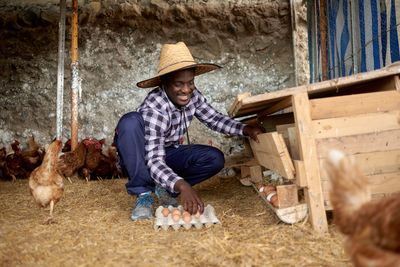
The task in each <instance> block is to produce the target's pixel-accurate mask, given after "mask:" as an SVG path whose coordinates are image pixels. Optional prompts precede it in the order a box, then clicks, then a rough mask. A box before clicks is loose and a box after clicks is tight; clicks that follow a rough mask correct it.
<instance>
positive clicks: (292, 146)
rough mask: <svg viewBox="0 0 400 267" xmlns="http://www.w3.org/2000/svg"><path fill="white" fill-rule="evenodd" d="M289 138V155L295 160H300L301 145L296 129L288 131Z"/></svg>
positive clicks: (292, 128)
mask: <svg viewBox="0 0 400 267" xmlns="http://www.w3.org/2000/svg"><path fill="white" fill-rule="evenodd" d="M287 132H288V138H289V153H290V156H291V157H292V159H293V160H299V159H300V153H299V144H298V142H297V130H296V128H295V127H291V128H288V129H287Z"/></svg>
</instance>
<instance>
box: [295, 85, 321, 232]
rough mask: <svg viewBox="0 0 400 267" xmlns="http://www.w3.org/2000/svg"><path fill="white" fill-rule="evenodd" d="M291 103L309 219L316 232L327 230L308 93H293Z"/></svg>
mask: <svg viewBox="0 0 400 267" xmlns="http://www.w3.org/2000/svg"><path fill="white" fill-rule="evenodd" d="M292 103H293V112H294V119H295V126H296V130H297V141H298V145H299V153H300V160H302V161H303V162H304V171H305V176H306V180H307V187H306V188H305V190H304V192H305V195H306V201H307V205H308V209H309V213H310V221H311V224H312V226H313V228H314V230H316V231H317V232H326V231H328V222H327V220H326V213H325V207H324V198H323V194H322V186H321V176H320V170H319V163H318V157H317V146H316V144H315V138H314V131H313V127H312V119H311V113H310V101H309V99H308V94H307V93H306V92H305V93H298V94H295V95H293V96H292Z"/></svg>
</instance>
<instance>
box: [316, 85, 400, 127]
mask: <svg viewBox="0 0 400 267" xmlns="http://www.w3.org/2000/svg"><path fill="white" fill-rule="evenodd" d="M310 103H311V118H312V119H313V120H316V119H329V118H338V117H345V116H355V115H359V114H365V113H374V112H384V111H392V110H400V92H398V91H384V92H375V93H368V94H357V95H346V96H337V97H326V98H319V99H312V100H310Z"/></svg>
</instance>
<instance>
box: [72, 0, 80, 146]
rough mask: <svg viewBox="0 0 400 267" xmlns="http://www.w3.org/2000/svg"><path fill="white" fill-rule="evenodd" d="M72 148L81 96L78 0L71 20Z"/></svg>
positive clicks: (75, 1)
mask: <svg viewBox="0 0 400 267" xmlns="http://www.w3.org/2000/svg"><path fill="white" fill-rule="evenodd" d="M71 28H72V29H71V35H72V36H71V70H72V93H71V149H72V150H74V149H75V148H76V147H77V146H78V98H79V91H80V90H79V87H80V79H79V66H78V0H72V22H71Z"/></svg>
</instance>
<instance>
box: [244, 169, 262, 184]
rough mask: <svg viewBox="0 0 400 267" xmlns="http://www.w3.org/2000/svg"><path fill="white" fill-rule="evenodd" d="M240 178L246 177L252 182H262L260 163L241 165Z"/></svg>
mask: <svg viewBox="0 0 400 267" xmlns="http://www.w3.org/2000/svg"><path fill="white" fill-rule="evenodd" d="M241 175H242V178H248V179H249V180H250V181H251V182H252V183H254V184H255V183H258V182H262V170H261V166H260V165H255V166H242V167H241Z"/></svg>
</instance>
